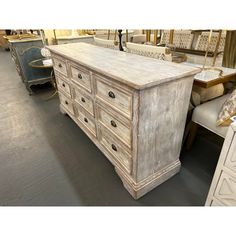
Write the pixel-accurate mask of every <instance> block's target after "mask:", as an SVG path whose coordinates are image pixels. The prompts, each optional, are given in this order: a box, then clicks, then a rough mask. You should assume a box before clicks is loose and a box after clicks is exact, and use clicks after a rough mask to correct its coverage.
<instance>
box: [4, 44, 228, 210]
mask: <svg viewBox="0 0 236 236" xmlns="http://www.w3.org/2000/svg"><path fill="white" fill-rule="evenodd" d="M34 91H35V95H33V96H29V95H28V92H27V91H26V89H25V87H24V85H23V83H22V82H21V80H20V78H19V76H18V75H17V72H16V70H15V66H14V63H13V62H12V60H11V57H10V53H9V52H6V51H3V50H1V49H0V205H10V206H32V205H34V206H60V205H62V206H78V205H85V206H203V205H204V203H205V200H206V196H207V193H208V190H209V187H210V183H211V179H212V177H213V173H214V170H215V167H216V163H217V160H218V157H219V154H220V150H221V145H222V143H223V140H222V139H221V138H218V137H216V136H215V135H212V134H211V133H209V132H208V131H206V130H204V129H202V130H200V132H199V134H198V136H197V138H196V142H195V143H194V145H193V148H192V149H191V150H190V151H188V152H187V151H185V150H183V151H182V154H181V158H180V159H181V161H182V169H181V172H180V173H179V174H177V175H175V176H174V177H172V178H171V179H170V180H168V181H167V182H165V183H163V184H161V185H160V186H158V187H157V188H155V189H154V190H153V191H151V192H149V193H148V194H146V195H145V196H144V197H142V198H141V199H139V200H137V201H135V200H134V199H133V198H132V197H131V196H130V194H129V193H128V192H127V191H126V190H125V189H124V187H123V185H122V182H121V180H120V179H119V177H118V176H117V175H116V173H115V171H114V168H113V166H112V165H111V164H110V163H109V161H108V160H107V159H106V157H105V156H104V155H103V154H102V153H101V152H100V151H99V150H98V148H97V147H96V146H95V145H94V144H93V143H92V142H91V141H90V140H89V138H88V137H87V136H86V135H85V134H84V133H83V132H82V131H81V130H80V129H79V127H77V126H76V124H75V123H74V122H73V121H72V120H71V119H70V118H69V117H68V116H64V115H62V114H61V113H60V111H59V100H58V97H55V98H53V99H51V100H49V101H45V100H44V98H45V97H46V96H48V95H49V94H50V93H51V92H52V88H51V87H50V86H49V85H44V86H37V87H35V88H34Z"/></svg>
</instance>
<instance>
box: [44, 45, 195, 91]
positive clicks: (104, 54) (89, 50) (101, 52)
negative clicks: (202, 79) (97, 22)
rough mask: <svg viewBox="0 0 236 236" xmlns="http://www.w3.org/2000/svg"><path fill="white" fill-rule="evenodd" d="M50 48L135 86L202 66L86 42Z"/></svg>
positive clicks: (161, 80)
mask: <svg viewBox="0 0 236 236" xmlns="http://www.w3.org/2000/svg"><path fill="white" fill-rule="evenodd" d="M47 48H48V49H50V50H51V51H52V52H56V53H57V54H60V55H66V57H67V58H68V59H71V60H73V61H75V62H77V63H80V64H81V65H84V66H86V67H89V68H90V69H92V70H95V71H97V72H100V73H104V74H105V75H107V76H110V77H112V78H113V79H114V80H117V81H118V82H123V83H125V84H127V85H128V86H130V87H133V88H136V89H144V88H148V87H152V86H155V85H158V84H161V83H165V82H168V81H172V80H175V79H178V78H182V77H185V76H189V75H193V74H196V73H197V72H199V69H197V68H194V67H191V66H186V65H179V64H177V63H173V62H166V61H162V60H154V59H153V58H148V57H144V56H140V55H135V54H132V53H125V52H121V51H114V50H111V49H108V48H102V47H98V46H94V45H91V44H86V43H74V44H65V45H53V46H48V47H47Z"/></svg>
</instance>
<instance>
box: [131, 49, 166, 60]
mask: <svg viewBox="0 0 236 236" xmlns="http://www.w3.org/2000/svg"><path fill="white" fill-rule="evenodd" d="M127 52H129V53H133V54H137V55H141V56H146V57H152V58H156V59H159V60H167V58H166V55H165V54H164V53H156V52H147V51H141V50H138V49H127Z"/></svg>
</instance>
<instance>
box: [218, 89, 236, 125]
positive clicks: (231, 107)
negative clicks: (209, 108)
mask: <svg viewBox="0 0 236 236" xmlns="http://www.w3.org/2000/svg"><path fill="white" fill-rule="evenodd" d="M235 114H236V89H234V90H233V92H232V93H231V94H230V96H229V97H228V98H227V99H226V101H225V102H224V104H223V105H222V107H221V110H220V112H219V114H218V119H217V122H216V124H217V125H222V126H229V125H230V124H231V123H232V121H231V120H230V118H231V117H232V116H233V115H235Z"/></svg>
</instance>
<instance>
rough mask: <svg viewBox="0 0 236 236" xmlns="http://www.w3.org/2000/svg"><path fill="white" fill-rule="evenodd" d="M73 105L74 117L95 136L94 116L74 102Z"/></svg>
mask: <svg viewBox="0 0 236 236" xmlns="http://www.w3.org/2000/svg"><path fill="white" fill-rule="evenodd" d="M74 105H75V109H76V118H77V119H78V120H79V121H80V123H82V124H83V125H84V126H85V127H86V128H87V129H88V130H89V131H90V133H92V134H93V135H94V136H95V137H96V124H95V120H94V118H93V117H92V116H91V115H89V114H88V112H86V111H85V110H84V109H83V108H82V107H81V106H80V105H79V104H77V103H76V102H74Z"/></svg>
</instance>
